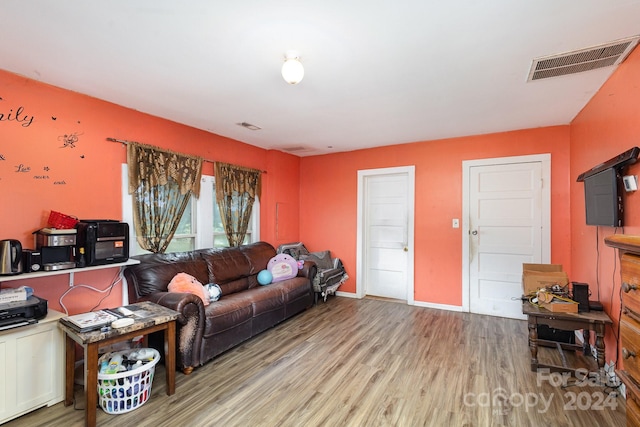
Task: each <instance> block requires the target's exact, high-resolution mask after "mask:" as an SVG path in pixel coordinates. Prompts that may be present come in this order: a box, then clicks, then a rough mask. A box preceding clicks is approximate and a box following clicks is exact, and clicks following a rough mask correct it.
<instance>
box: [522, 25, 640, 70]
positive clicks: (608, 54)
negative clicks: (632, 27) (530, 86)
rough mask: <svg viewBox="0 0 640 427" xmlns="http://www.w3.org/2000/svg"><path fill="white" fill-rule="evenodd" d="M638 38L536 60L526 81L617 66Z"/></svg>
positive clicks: (639, 37) (634, 45) (636, 42)
mask: <svg viewBox="0 0 640 427" xmlns="http://www.w3.org/2000/svg"><path fill="white" fill-rule="evenodd" d="M639 39H640V36H635V37H630V38H628V39H623V40H617V41H615V42H611V43H607V44H603V45H599V46H594V47H589V48H586V49H581V50H575V51H573V52H566V53H562V54H560V55H552V56H545V57H541V58H536V59H534V60H533V63H532V64H531V70H530V71H529V78H528V79H527V81H533V80H540V79H546V78H549V77H557V76H564V75H567V74H575V73H581V72H583V71H590V70H595V69H597V68H602V67H609V66H612V65H618V64H620V63H621V62H622V61H624V60H625V58H626V57H627V56H628V55H629V54H630V53H631V51H632V50H633V49H634V48H635V47H636V45H637V44H638V40H639Z"/></svg>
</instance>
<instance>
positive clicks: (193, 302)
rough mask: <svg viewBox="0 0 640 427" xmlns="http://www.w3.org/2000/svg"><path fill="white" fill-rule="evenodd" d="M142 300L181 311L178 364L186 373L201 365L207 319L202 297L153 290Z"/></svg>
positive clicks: (178, 335)
mask: <svg viewBox="0 0 640 427" xmlns="http://www.w3.org/2000/svg"><path fill="white" fill-rule="evenodd" d="M140 301H150V302H153V303H156V304H158V305H162V306H164V307H167V308H170V309H172V310H175V311H177V312H178V313H179V315H178V319H177V322H176V335H177V337H176V342H177V344H178V345H177V347H176V355H177V362H178V366H179V367H181V368H182V370H183V372H184V373H185V374H187V373H190V372H191V371H192V370H193V368H194V367H196V366H199V365H200V360H199V349H200V345H201V342H202V336H203V334H204V326H205V320H206V317H205V312H204V303H203V302H202V300H201V299H200V297H198V296H197V295H193V294H188V293H179V292H153V293H151V294H149V295H147V296H145V297H143V298H141V299H140Z"/></svg>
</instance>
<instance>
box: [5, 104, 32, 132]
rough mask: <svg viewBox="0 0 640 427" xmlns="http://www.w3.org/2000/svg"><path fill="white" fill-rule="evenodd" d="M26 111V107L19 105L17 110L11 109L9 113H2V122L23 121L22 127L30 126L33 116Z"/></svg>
mask: <svg viewBox="0 0 640 427" xmlns="http://www.w3.org/2000/svg"><path fill="white" fill-rule="evenodd" d="M23 113H24V107H18V109H17V110H16V112H15V113H14V112H13V109H10V110H9V112H8V113H0V122H18V123H22V124H21V126H22V127H25V128H26V127H29V126H30V125H31V123H33V116H28V115H26V114H23Z"/></svg>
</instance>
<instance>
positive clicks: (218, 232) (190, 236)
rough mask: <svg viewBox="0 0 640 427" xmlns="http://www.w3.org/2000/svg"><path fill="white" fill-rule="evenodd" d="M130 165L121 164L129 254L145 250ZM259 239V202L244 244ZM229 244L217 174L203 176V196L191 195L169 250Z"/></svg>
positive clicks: (123, 205)
mask: <svg viewBox="0 0 640 427" xmlns="http://www.w3.org/2000/svg"><path fill="white" fill-rule="evenodd" d="M128 185H129V184H128V174H127V165H126V164H123V165H122V219H123V221H125V222H126V223H128V224H129V253H130V254H131V255H140V254H143V253H146V252H147V251H145V250H143V249H142V248H141V247H140V245H138V242H137V240H136V237H135V229H134V227H133V206H132V201H131V196H130V195H129V193H128V190H127V188H128ZM258 240H260V201H259V200H258V199H256V201H255V203H254V204H253V212H252V215H251V223H250V224H249V229H248V230H247V236H246V237H245V240H244V243H245V244H246V243H252V242H257V241H258ZM227 246H229V241H228V240H227V236H226V235H225V233H224V229H223V227H222V221H221V219H220V211H219V209H218V206H217V204H216V189H215V177H213V176H208V175H203V176H202V182H201V185H200V197H199V198H198V199H196V198H195V197H192V198H191V201H190V203H189V205H187V207H186V208H185V211H184V214H183V215H182V218H181V219H180V224H179V225H178V229H177V230H176V233H175V234H174V236H173V239H172V240H171V243H170V244H169V247H168V248H167V252H184V251H191V250H194V249H202V248H212V247H216V248H221V247H227Z"/></svg>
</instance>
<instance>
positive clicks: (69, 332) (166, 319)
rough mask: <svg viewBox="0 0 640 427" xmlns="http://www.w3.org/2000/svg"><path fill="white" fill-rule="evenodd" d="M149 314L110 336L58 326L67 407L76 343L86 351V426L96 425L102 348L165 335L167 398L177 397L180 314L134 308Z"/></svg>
mask: <svg viewBox="0 0 640 427" xmlns="http://www.w3.org/2000/svg"><path fill="white" fill-rule="evenodd" d="M131 305H133V306H136V307H139V308H141V309H143V310H146V311H148V312H149V313H150V315H149V316H148V317H145V318H141V319H138V318H136V319H135V322H134V323H133V324H132V325H130V326H126V327H124V328H118V329H111V330H110V331H107V332H102V331H100V330H97V331H90V332H77V331H76V330H74V329H73V328H71V327H69V326H66V325H65V324H63V323H58V326H59V327H60V328H61V329H62V330H63V331H64V333H65V337H66V338H65V350H66V351H65V353H66V355H65V360H66V361H65V369H66V381H65V397H64V405H65V406H69V405H72V404H73V385H74V380H75V378H74V374H75V354H76V351H75V350H76V347H75V343H78V344H80V345H81V346H82V347H83V348H84V368H85V370H86V381H85V385H84V391H85V395H86V403H85V425H86V426H90V427H93V426H95V425H96V407H97V404H98V391H97V390H98V349H99V348H100V347H103V346H106V345H109V344H113V343H115V342H120V341H125V340H128V339H132V338H134V337H137V336H140V335H148V334H150V333H152V332H157V331H164V343H165V347H164V363H165V370H166V381H167V395H169V396H171V395H172V394H174V393H175V390H176V386H175V380H176V368H175V366H176V350H175V342H176V319H177V318H178V312H177V311H174V310H171V309H169V308H166V307H163V306H161V305H158V304H154V303H151V302H140V303H135V304H131Z"/></svg>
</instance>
